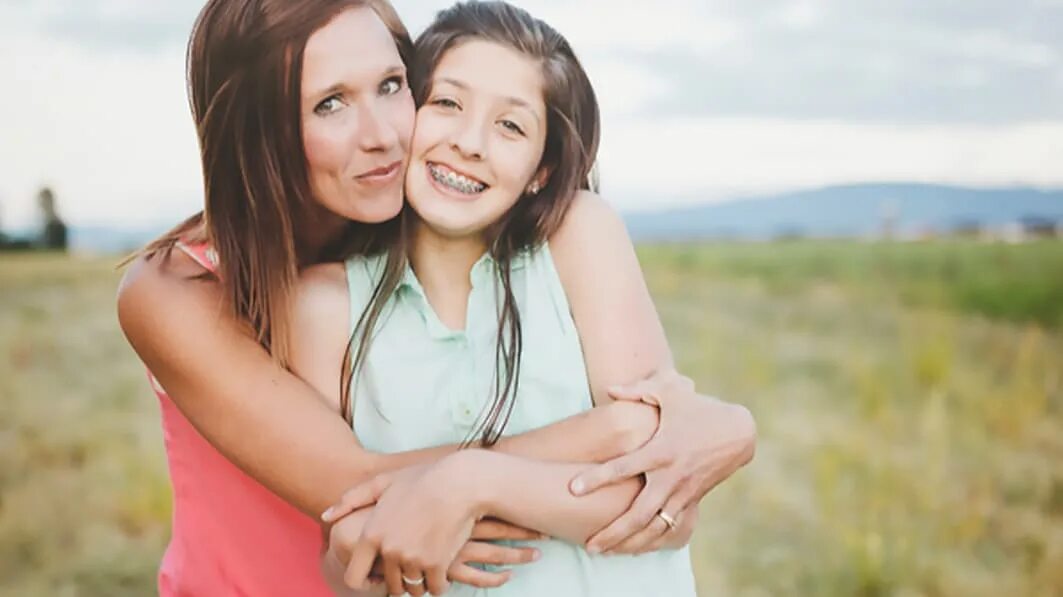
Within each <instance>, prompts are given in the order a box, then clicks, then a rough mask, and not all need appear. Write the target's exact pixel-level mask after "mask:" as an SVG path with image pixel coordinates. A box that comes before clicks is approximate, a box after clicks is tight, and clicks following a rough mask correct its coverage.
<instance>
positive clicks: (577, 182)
mask: <svg viewBox="0 0 1063 597" xmlns="http://www.w3.org/2000/svg"><path fill="white" fill-rule="evenodd" d="M470 40H484V41H490V42H494V43H497V44H500V45H503V46H505V47H508V48H512V49H514V50H516V51H518V52H520V53H521V54H524V55H525V56H528V57H530V58H531V59H533V60H535V61H537V62H538V63H539V65H540V66H541V68H542V75H543V99H544V103H545V104H546V110H547V126H546V129H547V133H546V144H545V148H544V151H543V156H542V159H541V161H540V164H539V167H540V169H546V170H547V171H548V172H549V178H548V180H547V182H546V184H545V185H544V186H543V187H542V189H541V190H540V191H539V192H538V193H537V194H535V195H533V196H532V195H529V196H526V197H522V198H521V199H520V200H519V201H517V203H516V204H515V205H514V206H513V207H512V208H511V209H510V210H509V211H508V212H507V213H506V214H505V215H504V216H503V217H502V218H500V219H499V221H498V222H495V223H494V224H493V225H492V226H491V227H490V228H489V230H487V232H486V240H487V246H488V251H489V253H490V255H491V257H492V258H493V259H494V261H495V263H496V264H497V274H498V286H499V288H500V290H501V299H502V300H501V301H500V302H501V307H500V309H499V314H498V315H499V317H498V338H497V344H496V347H497V348H496V376H495V398H494V400H493V402H492V403H491V405H490V407H489V408H488V409H486V410H485V411H484V413H482V414H481V417H480V420H479V423H478V425H477V427H476V429H475V430H474V431H473V434H472V436H470V441H467V444H468V443H471V440H472V438H474V437H476V436H479V444H480V445H491V444H493V443H494V442H496V441H497V440H498V438H499V437H500V436H501V434H502V432H503V430H504V427H505V425H506V422H507V421H508V419H509V415H510V412H511V411H512V408H513V398H514V397H515V396H516V392H517V386H518V379H519V374H520V354H521V339H522V334H521V324H520V313H519V311H518V309H517V303H516V297H515V296H514V294H513V290H512V285H511V264H512V261H513V259H514V258H515V257H517V256H518V255H519V254H520V253H521V252H525V251H530V250H534V249H535V248H537V247H538V246H539V245H541V244H542V243H543V242H545V241H546V240H547V239H548V238H549V237H550V236H551V235H552V234H553V233H554V232H556V231H557V229H558V227H559V226H560V225H561V221H562V220H563V218H564V216H565V213H566V211H567V210H568V207H569V205H571V203H572V200H573V198H574V197H575V195H576V193H577V192H578V191H579V190H580V189H586V190H597V188H596V187H597V183H596V181H592V170H593V166H594V162H595V157H596V156H597V153H598V138H599V130H600V118H599V111H598V100H597V98H596V97H595V94H594V89H593V87H592V86H591V82H590V79H589V78H588V77H587V74H586V72H585V71H584V70H583V67H582V65H581V64H580V62H579V60H578V59H577V58H576V54H575V52H573V50H572V47H571V46H570V45H569V43H568V41H566V40H565V38H564V37H562V35H561V34H560V33H558V32H557V31H556V30H555V29H554V28H553V27H551V26H549V25H547V24H546V23H544V22H543V21H541V20H539V19H536V18H534V17H532V16H531V15H530V14H528V13H527V12H526V11H524V10H522V9H519V8H516V7H514V6H511V5H509V4H507V3H505V2H476V1H471V2H459V3H458V4H455V5H454V6H452V7H450V8H448V9H446V10H443V11H441V12H440V13H439V14H438V15H437V16H436V19H435V21H433V22H432V24H431V25H429V27H428V29H426V30H425V31H424V33H422V34H421V35H420V36H419V37H418V38H417V42H416V44H415V57H414V61H413V68H412V69H411V77H410V83H411V87H412V89H413V93H414V99H415V100H416V102H417V105H418V106H423V105H424V103H425V101H426V100H427V98H428V95H429V93H430V91H431V86H432V77H433V75H434V72H435V69H436V67H437V66H438V65H439V63H440V61H441V60H442V59H443V56H444V54H446V53H447V52H448V51H449V50H451V49H453V48H455V47H457V46H458V45H460V44H462V43H464V42H467V41H470ZM410 217H412V215H411V214H410V210H409V208H406V209H405V210H404V211H403V220H404V227H406V226H408V223H409V222H408V220H409V218H410ZM404 236H405V235H404V234H401V233H400V235H399V237H398V238H397V240H396V241H395V242H393V243H392V249H391V254H390V255H389V259H388V261H387V266H386V267H385V271H384V275H383V276H382V278H381V279H380V281H379V283H378V284H377V287H376V290H375V292H374V294H373V297H372V300H371V301H370V304H369V305H368V306H367V307H366V309H365V311H364V312H363V313H362V316H361V318H360V319H359V321H358V323H357V325H356V328H355V334H354V335H352V338H351V342H350V344H349V345H348V351H347V353H348V354H347V357H346V358H345V361H346V362H345V367H344V375H345V376H344V379H343V382H342V386H341V387H342V394H341V406H342V409H343V410H342V412H344V413H346V415H347V416H348V418H351V417H353V415H352V414H351V413H350V401H351V397H350V395H351V384H352V380H353V378H354V375H355V371H357V370H358V369H359V368H360V367H361V366H362V365H363V364H364V361H365V357H366V352H367V350H368V347H369V343H370V340H371V336H372V333H371V332H372V330H374V329H375V327H376V324H377V322H378V321H379V318H380V316H381V313H382V312H383V310H384V307H385V306H386V303H387V301H388V300H389V298H390V297H391V295H392V293H393V292H394V290H395V288H396V287H397V286H398V284H399V282H400V281H401V278H402V276H401V274H402V270H403V268H405V266H406V260H405V247H404V243H405V238H403V237H404ZM356 337H358V338H359V339H358V342H357V346H356V347H355V346H354V345H355V338H356ZM352 352H353V358H352V356H351V353H352ZM352 361H353V366H348V365H351V364H352Z"/></svg>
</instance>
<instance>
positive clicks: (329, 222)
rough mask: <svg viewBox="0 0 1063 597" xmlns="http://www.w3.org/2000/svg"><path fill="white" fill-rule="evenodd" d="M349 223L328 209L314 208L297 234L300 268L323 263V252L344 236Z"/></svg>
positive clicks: (296, 251)
mask: <svg viewBox="0 0 1063 597" xmlns="http://www.w3.org/2000/svg"><path fill="white" fill-rule="evenodd" d="M347 223H348V221H347V220H346V219H345V218H343V217H342V216H338V215H336V214H334V213H332V212H331V211H328V210H327V209H325V208H323V207H320V206H314V208H313V209H311V210H310V213H309V214H308V215H307V217H306V219H305V221H304V222H303V226H302V228H300V229H299V230H296V232H295V253H296V255H297V256H298V260H299V267H305V266H308V265H314V264H316V263H318V262H320V261H321V259H322V252H323V251H324V249H325V247H327V246H328V245H329V244H331V243H332V242H334V241H336V240H337V239H338V238H339V237H340V235H342V234H343V230H344V228H346V226H347Z"/></svg>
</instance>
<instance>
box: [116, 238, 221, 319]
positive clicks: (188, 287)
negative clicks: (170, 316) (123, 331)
mask: <svg viewBox="0 0 1063 597" xmlns="http://www.w3.org/2000/svg"><path fill="white" fill-rule="evenodd" d="M208 273H209V272H207V271H206V270H204V269H203V266H202V265H200V264H199V263H197V262H196V261H194V260H193V259H192V258H191V257H189V256H188V255H186V254H185V253H183V252H181V251H171V252H170V253H168V254H166V255H161V254H156V255H154V256H151V257H148V256H144V255H141V256H138V257H136V258H135V259H133V260H132V261H131V262H130V263H129V264H128V265H127V266H126V268H125V272H124V274H123V275H122V279H121V281H120V282H119V284H118V312H119V317H120V318H121V316H122V314H123V313H126V314H129V315H132V314H134V313H141V312H145V311H147V312H151V311H166V310H170V309H171V308H173V307H175V306H184V304H185V303H187V302H193V303H202V304H208V303H214V302H216V301H217V300H218V299H219V298H220V296H221V288H220V287H219V285H218V284H217V281H216V280H215V279H214V278H213V277H212V276H209V275H207V276H204V274H208Z"/></svg>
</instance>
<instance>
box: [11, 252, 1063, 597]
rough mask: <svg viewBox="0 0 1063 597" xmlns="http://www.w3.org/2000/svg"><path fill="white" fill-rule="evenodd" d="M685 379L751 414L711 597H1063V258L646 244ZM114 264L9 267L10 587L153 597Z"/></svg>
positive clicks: (153, 478)
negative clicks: (753, 433)
mask: <svg viewBox="0 0 1063 597" xmlns="http://www.w3.org/2000/svg"><path fill="white" fill-rule="evenodd" d="M641 253H642V258H643V264H644V268H645V270H646V275H647V279H648V281H649V283H650V286H651V288H652V290H653V292H654V295H655V298H656V300H657V305H658V308H659V310H660V312H661V316H662V318H663V319H664V321H665V326H666V328H667V330H668V332H669V338H670V340H671V342H672V346H673V348H674V350H675V352H676V355H677V359H678V361H679V364H680V368H681V369H682V370H683V371H684V372H687V373H689V374H691V375H692V376H693V377H695V379H696V381H697V382H698V385H699V387H700V388H701V389H702V390H703V391H706V392H710V393H715V394H718V395H720V396H724V397H726V398H728V399H731V400H735V401H738V402H742V403H744V404H746V405H748V406H749V407H750V408H751V409H752V410H753V411H754V414H755V415H756V417H757V421H758V424H759V431H760V442H759V447H758V453H757V457H756V460H755V461H754V463H753V464H752V465H751V466H750V467H749V468H748V469H746V470H744V471H742V472H741V473H739V474H738V475H737V476H736V477H735V478H734V479H733V480H732V481H730V482H729V483H727V484H726V485H725V486H723V487H721V488H719V489H718V490H717V491H716V492H714V493H713V494H712V495H711V496H710V497H709V499H707V500H706V501H705V502H704V504H703V506H702V523H701V524H702V526H701V528H700V529H699V531H698V535H697V536H696V538H695V543H694V547H693V554H694V565H695V570H696V573H697V577H698V585H699V592H700V594H701V595H703V596H708V595H743V596H760V595H817V596H818V595H825V596H833V595H838V596H849V595H862V596H876V595H927V596H935V595H963V596H968V595H970V596H981V595H985V596H989V595H994V596H996V595H1009V596H1010V595H1032V596H1037V595H1045V596H1048V595H1059V594H1063V243H1039V244H1028V245H1018V246H1002V245H980V244H974V243H938V244H916V245H878V244H861V243H788V244H760V245H697V246H695V245H662V246H653V247H644V248H642V250H641ZM112 264H113V261H112V260H107V259H104V260H101V259H95V260H68V259H65V258H61V257H57V256H47V255H45V256H31V255H22V256H16V257H12V256H6V255H5V256H0V453H2V455H3V458H2V460H0V595H11V596H15V595H18V596H34V595H49V596H51V595H108V596H121V595H147V594H151V593H153V588H154V584H153V583H154V572H155V567H156V565H157V562H158V559H159V557H160V554H161V550H162V547H163V545H164V544H165V538H166V535H167V532H168V517H169V499H170V498H169V487H168V484H167V480H166V470H165V461H164V457H163V452H162V445H161V439H160V431H159V426H158V413H157V406H156V402H155V399H154V397H153V396H151V394H150V391H149V390H148V387H147V384H146V382H145V380H144V377H143V373H142V371H141V369H140V367H139V366H138V364H137V363H136V361H135V359H134V358H133V356H132V354H131V352H130V351H129V349H128V348H127V347H126V346H125V344H124V342H123V340H122V338H121V335H120V333H119V331H118V329H117V325H116V323H115V321H114V315H113V311H114V309H113V296H114V288H115V285H116V283H117V278H118V274H117V273H116V272H115V271H114V270H113V267H112Z"/></svg>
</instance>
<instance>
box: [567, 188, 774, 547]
mask: <svg viewBox="0 0 1063 597" xmlns="http://www.w3.org/2000/svg"><path fill="white" fill-rule="evenodd" d="M551 248H552V252H553V255H554V259H555V263H556V265H557V269H558V273H559V275H560V277H561V281H562V284H563V285H564V288H565V292H566V295H567V296H568V299H569V304H570V307H571V309H572V315H573V318H574V319H575V322H576V327H577V329H578V330H579V335H580V341H581V342H582V345H583V350H584V358H585V359H586V362H587V371H588V375H589V377H590V383H591V387H592V391H593V394H594V396H595V400H596V401H597V402H599V403H601V402H603V401H606V400H608V399H609V397H610V396H611V397H613V398H622V399H627V400H635V401H642V402H647V403H651V404H655V405H658V406H660V408H661V411H660V417H661V419H660V425H659V427H658V430H657V433H656V434H655V435H654V437H653V439H652V440H651V441H650V442H649V443H647V445H646V446H645V447H643V448H641V449H639V450H637V451H635V452H634V453H632V454H629V455H625V456H622V457H620V458H618V459H614V460H612V461H610V462H609V463H606V464H603V465H600V466H598V467H596V468H594V469H593V470H591V471H589V472H586V473H584V474H582V475H580V477H577V478H576V479H574V480H573V483H572V490H573V492H574V493H575V494H577V495H581V494H583V493H585V492H589V491H593V490H595V489H597V488H599V487H603V486H606V485H608V484H610V483H614V482H619V481H622V482H624V483H629V482H630V479H631V478H633V477H635V476H639V475H642V476H644V478H645V479H646V485H645V488H644V489H643V490H642V491H641V492H640V493H639V496H638V498H637V499H636V501H635V502H634V503H633V504H632V505H631V507H630V508H627V509H626V510H627V511H626V512H624V514H623V515H622V516H620V517H619V518H618V519H616V520H615V521H613V522H612V523H611V524H610V525H609V526H608V527H607V528H605V529H604V530H602V531H601V532H599V533H597V534H596V536H595V537H593V538H592V540H591V541H590V542H589V543H588V549H591V550H596V549H601V550H612V549H615V550H617V551H624V552H639V551H648V550H653V549H657V548H659V547H661V546H665V545H674V544H675V543H676V542H677V540H678V541H679V542H681V543H686V542H687V541H688V540H689V538H690V535H689V532H684V531H687V530H689V529H690V528H691V525H689V524H683V523H684V522H689V519H690V518H693V517H696V516H697V506H698V502H700V501H701V498H702V497H703V496H704V495H705V494H706V493H707V492H708V491H710V490H711V489H712V488H713V487H715V485H716V484H718V483H720V482H722V481H723V480H724V479H726V478H727V477H729V476H730V475H731V474H732V473H733V472H734V471H735V470H737V469H738V468H740V467H741V466H744V465H745V464H746V463H748V462H749V460H750V459H751V458H752V455H753V446H754V443H755V437H756V434H755V425H754V423H753V419H752V416H751V415H750V414H749V411H748V410H746V409H745V408H743V407H741V406H738V405H734V404H728V403H725V402H722V401H719V400H715V399H711V398H706V397H703V396H698V395H696V394H695V393H694V389H693V383H692V382H691V381H690V380H689V379H686V378H684V377H682V376H680V375H678V374H677V373H675V371H674V369H673V368H672V367H673V365H672V356H671V352H670V350H669V348H668V343H667V340H666V338H665V335H664V330H663V328H662V326H661V323H660V319H659V317H658V315H657V310H656V308H655V306H654V304H653V300H652V298H651V297H650V294H649V290H648V289H647V287H646V283H645V281H644V279H643V276H642V270H641V268H640V266H639V262H638V258H637V256H636V254H635V248H634V245H633V244H632V242H631V239H630V238H629V237H628V234H627V230H626V228H625V226H624V223H623V220H622V219H621V218H620V216H619V215H618V214H617V213H616V212H615V211H614V210H613V209H612V208H610V207H609V205H608V204H606V203H605V201H604V200H603V199H602V198H601V197H599V196H597V195H595V194H593V193H590V192H581V193H580V194H579V195H578V196H577V197H576V199H575V201H574V203H573V205H572V208H571V209H570V211H569V213H568V215H567V216H566V218H565V221H564V223H563V224H562V226H561V229H560V230H559V231H558V232H557V234H555V235H554V237H553V238H552V239H551ZM591 272H594V275H589V274H590V273H591ZM639 380H645V381H642V382H640V383H639V384H637V390H636V391H634V392H632V391H627V392H618V391H616V390H612V391H611V390H610V388H616V387H617V386H619V385H622V384H632V383H633V382H637V381H639ZM669 519H670V520H679V521H680V525H679V528H678V529H676V528H674V526H675V525H669V524H667V521H668V520H669ZM670 526H671V527H673V528H669V527H670ZM677 530H678V531H679V532H677ZM684 535H685V536H684Z"/></svg>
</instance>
